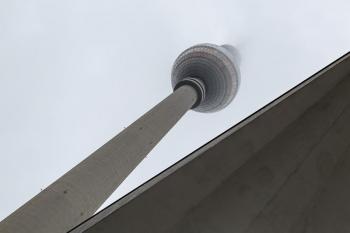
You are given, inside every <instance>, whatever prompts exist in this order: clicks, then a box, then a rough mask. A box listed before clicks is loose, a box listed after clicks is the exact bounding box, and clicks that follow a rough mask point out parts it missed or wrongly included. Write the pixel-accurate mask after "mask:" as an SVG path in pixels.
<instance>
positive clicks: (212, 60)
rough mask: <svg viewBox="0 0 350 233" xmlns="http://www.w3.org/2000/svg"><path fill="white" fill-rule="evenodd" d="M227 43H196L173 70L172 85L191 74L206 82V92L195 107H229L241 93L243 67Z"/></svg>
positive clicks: (182, 55)
mask: <svg viewBox="0 0 350 233" xmlns="http://www.w3.org/2000/svg"><path fill="white" fill-rule="evenodd" d="M226 47H227V45H225V47H223V46H217V45H214V44H199V45H195V46H193V47H191V48H189V49H187V50H185V51H184V52H182V53H181V54H180V55H179V57H178V58H177V59H176V61H175V63H174V66H173V69H172V75H171V76H172V78H171V79H172V86H173V88H175V86H176V84H177V83H178V82H179V81H181V80H183V79H185V78H188V77H193V78H198V79H200V80H201V81H202V82H203V83H204V85H205V91H206V95H205V97H204V99H203V101H202V102H201V103H200V104H199V105H198V106H197V107H195V108H194V110H195V111H198V112H215V111H219V110H221V109H223V108H224V107H226V106H227V105H228V104H229V103H230V102H231V101H232V100H233V98H234V96H235V95H236V93H237V90H238V85H239V69H238V66H237V64H236V63H235V59H234V55H233V54H232V53H231V52H230V50H228V49H227V48H226Z"/></svg>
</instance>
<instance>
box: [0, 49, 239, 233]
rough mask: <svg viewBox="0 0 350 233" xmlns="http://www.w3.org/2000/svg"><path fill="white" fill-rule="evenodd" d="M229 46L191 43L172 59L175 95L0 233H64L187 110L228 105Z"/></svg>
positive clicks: (234, 78) (232, 80)
mask: <svg viewBox="0 0 350 233" xmlns="http://www.w3.org/2000/svg"><path fill="white" fill-rule="evenodd" d="M237 63H238V56H237V54H236V50H235V49H234V48H233V47H232V46H230V45H222V46H217V45H213V44H199V45H195V46H193V47H191V48H189V49H187V50H185V51H184V52H183V53H181V54H180V56H179V57H178V58H177V59H176V61H175V63H174V66H173V69H172V75H171V82H172V86H173V89H174V92H173V93H172V94H170V95H169V96H168V97H166V98H165V99H164V100H163V101H161V102H160V103H159V104H157V105H156V106H155V107H154V108H152V109H151V110H150V111H148V112H147V113H146V114H144V115H143V116H141V117H140V118H139V119H138V120H136V121H135V122H134V123H132V124H131V125H130V126H129V127H127V128H126V129H124V130H123V131H122V132H121V133H119V134H118V135H117V136H115V137H114V138H112V139H111V140H110V141H108V142H107V143H106V144H104V145H103V146H102V147H101V148H99V149H98V150H97V151H95V152H94V153H92V154H91V155H90V156H89V157H87V158H86V159H85V160H83V161H82V162H81V163H79V164H78V165H76V166H75V167H74V168H72V169H71V170H70V171H68V172H67V173H66V174H64V175H63V176H62V177H60V178H59V179H58V180H56V181H55V182H54V183H52V184H51V185H50V186H48V187H47V188H46V189H45V190H43V191H42V192H40V193H39V194H38V195H36V196H35V197H34V198H32V199H31V200H30V201H28V202H27V203H26V204H24V205H23V206H22V207H20V208H19V209H17V210H16V211H15V212H13V213H12V214H11V215H9V216H8V217H7V218H5V219H4V220H3V221H2V222H1V223H0V232H1V233H66V232H67V231H69V230H70V229H71V228H73V227H75V226H76V225H78V224H79V223H81V222H82V221H84V220H86V219H87V218H89V217H91V216H92V215H93V214H94V213H95V212H96V210H97V209H98V208H99V207H100V206H101V205H102V204H103V202H105V200H106V199H107V198H108V197H109V196H110V195H111V194H112V193H113V192H114V191H115V189H116V188H117V187H118V186H119V185H120V184H121V183H122V181H123V180H124V179H125V178H126V177H127V176H128V175H129V174H130V173H131V172H132V171H133V170H134V169H135V167H136V166H137V165H138V164H139V163H140V162H141V161H142V160H143V159H144V158H145V157H146V155H147V154H148V153H149V152H150V151H151V150H152V149H153V148H154V147H155V145H156V144H157V143H158V142H159V141H160V140H161V139H162V138H163V136H164V135H165V134H166V133H167V132H168V131H169V130H170V129H171V128H172V127H173V126H174V125H175V124H176V122H177V121H178V120H179V119H180V118H181V117H182V116H183V115H184V114H185V113H186V112H187V111H188V110H189V109H193V110H195V111H198V112H215V111H218V110H220V109H222V108H224V107H226V106H227V105H228V104H229V103H230V102H231V101H232V99H233V98H234V96H235V95H236V93H237V90H238V85H239V76H240V74H239V69H238V64H237Z"/></svg>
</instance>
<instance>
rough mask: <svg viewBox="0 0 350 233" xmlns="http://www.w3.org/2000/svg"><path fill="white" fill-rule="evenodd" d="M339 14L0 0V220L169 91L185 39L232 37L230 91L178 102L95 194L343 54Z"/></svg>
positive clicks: (191, 146) (337, 2) (278, 4)
mask: <svg viewBox="0 0 350 233" xmlns="http://www.w3.org/2000/svg"><path fill="white" fill-rule="evenodd" d="M349 12H350V2H349V1H346V0H343V1H342V0H330V1H321V0H310V1H307V0H293V1H280V0H265V1H257V0H256V1H249V0H233V1H232V0H197V1H194V0H176V1H161V0H157V1H142V0H137V1H136V0H133V1H132V0H125V1H122V0H117V1H116V0H113V1H112V0H99V1H92V0H60V1H51V0H36V1H35V0H22V1H20V0H10V1H4V0H3V1H0V168H1V169H0V187H1V188H0V219H2V218H4V217H6V216H7V215H8V214H10V213H11V212H12V211H14V210H15V209H16V208H18V207H19V206H20V205H22V204H24V203H25V202H26V201H27V200H29V199H30V198H31V197H33V196H34V195H36V194H37V193H38V192H40V190H41V189H43V188H45V187H46V186H47V185H49V184H50V183H51V182H53V181H54V180H55V179H57V178H58V177H59V176H61V175H62V174H64V173H65V172H66V171H68V170H69V169H70V168H72V167H73V166H74V165H75V164H77V163H78V162H79V161H81V160H82V159H83V158H85V157H86V156H88V155H89V154H90V153H92V152H93V151H95V150H96V149H97V148H98V147H100V146H101V145H103V144H104V143H105V142H106V141H107V140H109V139H110V138H112V137H113V136H114V135H116V134H117V133H118V132H120V131H121V130H122V129H123V128H124V127H126V126H128V125H129V124H130V123H132V122H133V121H134V120H136V119H137V118H138V117H139V116H141V115H142V114H143V113H145V112H146V111H147V110H148V109H150V108H151V107H152V106H153V105H155V104H156V103H157V102H159V101H160V100H162V99H163V98H164V97H165V96H167V95H168V94H170V93H171V85H170V70H171V66H172V64H173V61H174V60H175V58H176V56H177V55H178V54H179V53H180V52H181V51H182V50H184V49H185V48H187V47H189V46H191V45H194V44H196V43H202V42H210V43H217V44H223V43H230V44H232V45H235V46H236V47H237V48H238V49H239V51H240V53H241V57H242V63H241V75H242V78H241V81H242V83H241V86H240V90H239V93H238V95H237V97H236V99H235V100H234V102H233V103H232V104H231V105H230V106H229V107H227V108H226V109H224V110H222V111H221V112H218V113H212V114H201V113H195V112H189V113H188V114H187V115H186V116H185V117H184V118H183V119H182V120H181V121H180V122H179V123H178V124H177V125H176V126H175V127H174V128H173V129H172V130H171V132H170V133H169V134H168V135H167V136H166V137H165V138H164V140H162V142H161V143H160V144H159V145H158V146H157V147H156V148H155V149H154V150H153V151H152V152H151V153H150V154H149V156H148V157H147V158H146V159H145V160H144V161H143V162H142V163H141V164H140V166H139V167H138V168H137V169H136V170H135V171H134V172H133V173H132V174H131V175H130V177H128V179H127V180H126V181H125V182H124V183H123V184H122V185H121V187H120V188H119V189H118V190H117V191H116V192H115V193H114V194H113V196H112V198H110V200H109V201H108V202H107V203H106V204H108V203H111V202H112V201H114V200H116V199H117V198H118V197H121V196H122V195H124V194H125V193H127V192H129V191H130V190H132V189H133V188H135V187H137V186H138V185H140V184H141V183H143V182H145V181H146V180H148V179H149V178H151V177H153V176H154V175H156V174H157V173H159V172H160V171H162V170H164V169H165V168H167V167H168V166H170V165H171V164H173V163H174V162H176V161H178V160H179V159H181V158H182V157H184V156H186V155H187V154H189V153H190V152H191V151H193V150H195V149H196V148H198V147H199V146H201V145H202V144H204V143H206V142H207V141H209V140H210V139H212V138H213V137H215V136H217V135H218V134H220V133H221V132H223V131H224V130H226V129H227V128H229V127H231V126H232V125H234V124H235V123H237V122H238V121H240V120H242V119H243V118H245V117H246V116H248V115H249V114H251V113H253V112H254V111H256V110H257V109H259V108H260V107H262V106H263V105H265V104H267V103H269V102H270V101H272V100H273V99H275V98H276V97H278V96H279V95H281V94H282V93H284V92H285V91H287V90H288V89H290V88H291V87H293V86H295V85H296V84H298V83H299V82H301V81H302V80H304V79H306V78H307V77H309V76H310V75H312V74H313V73H314V72H316V71H318V70H319V69H321V68H323V67H324V66H325V65H327V64H329V63H330V62H332V61H333V60H335V59H336V58H338V57H340V56H341V55H343V54H344V53H346V52H348V51H349V49H350V23H349V22H350V14H349ZM131 146H132V145H131Z"/></svg>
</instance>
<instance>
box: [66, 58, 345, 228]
mask: <svg viewBox="0 0 350 233" xmlns="http://www.w3.org/2000/svg"><path fill="white" fill-rule="evenodd" d="M349 147H350V54H347V55H345V56H343V57H342V58H340V59H339V60H337V61H336V62H334V63H332V64H331V65H329V66H328V67H326V68H325V69H323V70H322V71H320V72H318V73H317V74H315V75H314V76H312V77H311V78H309V79H308V80H306V81H305V82H303V83H302V84H300V85H299V86H297V87H296V88H294V89H292V90H291V91H290V92H288V93H286V94H285V95H283V96H282V97H280V98H278V99H277V100H275V101H274V102H272V103H271V104H269V105H268V106H266V107H265V108H263V109H261V110H259V111H258V112H257V113H255V114H253V115H252V116H250V117H248V118H247V119H245V120H244V121H242V122H241V123H239V124H238V125H236V126H234V127H233V128H231V129H229V130H228V131H227V132H225V133H223V134H222V135H220V136H218V137H217V138H215V139H214V140H212V141H211V142H209V143H208V144H206V145H204V146H203V147H202V148H200V149H198V150H197V151H195V152H193V153H192V154H190V155H189V156H187V157H186V158H185V159H183V160H182V161H180V162H178V163H177V164H175V165H174V166H172V167H171V168H169V169H168V170H166V171H164V172H163V173H161V174H160V175H158V176H157V177H155V178H153V179H152V180H150V181H149V182H147V183H145V184H144V185H142V186H140V187H139V188H138V189H136V190H134V191H133V192H131V193H130V194H128V195H127V196H125V197H123V198H122V199H120V200H119V201H117V202H115V203H114V204H112V205H111V206H109V207H108V208H106V209H104V210H103V211H101V212H100V213H98V214H97V215H96V216H94V217H92V218H90V219H89V220H87V221H86V222H85V223H83V224H81V225H80V226H78V227H76V228H75V229H73V230H72V231H71V232H72V233H78V232H79V233H80V232H86V233H112V232H118V233H138V232H140V233H141V232H147V233H148V232H152V233H161V232H166V233H180V232H186V233H197V232H201V233H206V232H208V233H209V232H210V233H212V232H215V233H228V232H236V233H243V232H244V233H284V232H286V233H304V232H307V233H316V232H321V233H326V232H331V233H338V232H339V233H340V232H349V229H350V202H349V201H348V197H349V195H350V188H349V187H350V186H349V184H350V172H349V168H350V159H349V156H350V149H349Z"/></svg>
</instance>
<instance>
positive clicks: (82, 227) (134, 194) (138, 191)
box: [69, 51, 350, 233]
mask: <svg viewBox="0 0 350 233" xmlns="http://www.w3.org/2000/svg"><path fill="white" fill-rule="evenodd" d="M348 59H349V60H350V51H349V52H347V53H346V54H344V55H343V56H341V57H340V58H338V59H337V60H335V61H334V62H332V63H331V64H329V65H327V66H326V67H324V68H323V69H321V70H320V71H318V72H316V73H315V74H313V75H312V76H310V77H309V78H307V79H305V80H304V81H303V82H301V83H299V84H298V85H296V86H295V87H293V88H292V89H290V90H289V91H287V92H286V93H284V94H282V95H281V96H279V97H277V98H276V99H275V100H273V101H272V102H270V103H269V104H267V105H265V106H264V107H262V108H261V109H259V110H257V111H256V112H254V113H253V114H251V115H250V116H248V117H246V118H245V119H243V120H242V121H240V122H239V123H237V124H235V125H234V126H232V127H231V128H229V129H227V130H226V131H225V132H223V133H221V134H220V135H218V136H217V137H215V138H214V139H212V140H210V141H209V142H207V143H206V144H204V145H203V146H201V147H200V148H198V149H196V150H195V151H193V152H192V153H190V154H189V155H187V156H186V157H184V158H183V159H181V160H179V161H178V162H176V163H175V164H173V165H172V166H170V167H169V168H167V169H165V170H164V171H162V172H160V173H159V174H157V175H156V176H154V177H153V178H151V179H149V180H148V181H146V182H145V183H143V184H141V185H140V186H139V187H137V188H135V189H134V190H132V191H131V192H129V193H128V194H126V195H124V196H123V197H122V198H120V199H118V200H117V201H115V202H113V203H112V204H111V205H109V206H107V207H106V208H104V209H103V210H102V211H100V212H98V213H97V214H95V215H94V216H92V217H90V218H89V219H87V220H86V221H84V222H83V223H81V224H80V225H78V226H76V227H75V228H74V229H72V230H71V231H69V232H71V233H76V232H82V231H83V230H86V229H88V228H89V227H90V226H92V225H94V224H95V223H96V222H99V221H100V220H101V219H103V218H105V217H107V216H108V215H110V214H111V213H113V212H114V211H115V210H117V209H119V208H120V207H122V206H124V205H125V204H127V203H129V202H130V201H132V200H133V199H134V198H136V197H137V196H139V195H141V194H142V193H143V192H145V191H146V190H148V189H149V188H151V187H152V186H153V185H155V184H157V183H158V182H159V181H161V180H163V179H165V178H166V177H167V176H169V175H170V174H172V173H174V172H175V171H177V170H178V169H180V168H181V167H183V166H184V165H186V164H187V163H189V162H190V161H192V160H193V159H195V158H197V157H198V156H199V155H201V154H202V153H203V152H204V151H207V150H208V149H210V148H212V147H214V146H215V145H216V144H218V143H219V142H220V141H222V140H224V139H225V138H227V137H228V136H230V135H231V134H233V133H234V132H236V131H238V130H239V129H240V128H242V127H244V126H245V125H247V124H249V123H250V122H251V121H253V120H254V119H256V118H257V117H259V116H260V115H262V114H264V113H265V112H266V111H268V110H270V109H272V108H273V107H274V106H276V105H278V104H279V103H280V102H282V101H283V100H285V99H286V98H288V97H289V96H291V95H293V94H294V93H296V92H297V91H299V90H300V89H302V88H304V87H306V86H307V85H308V84H310V83H311V82H312V81H314V80H315V79H317V78H319V77H321V76H322V75H323V74H324V73H326V72H328V71H329V70H331V69H332V68H334V67H335V66H337V65H339V64H341V63H342V62H344V61H345V60H348ZM347 74H350V68H349V70H348V73H347ZM347 74H345V75H347Z"/></svg>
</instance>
